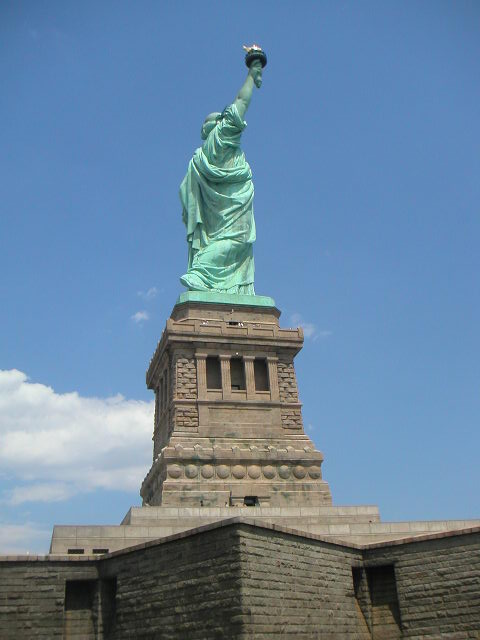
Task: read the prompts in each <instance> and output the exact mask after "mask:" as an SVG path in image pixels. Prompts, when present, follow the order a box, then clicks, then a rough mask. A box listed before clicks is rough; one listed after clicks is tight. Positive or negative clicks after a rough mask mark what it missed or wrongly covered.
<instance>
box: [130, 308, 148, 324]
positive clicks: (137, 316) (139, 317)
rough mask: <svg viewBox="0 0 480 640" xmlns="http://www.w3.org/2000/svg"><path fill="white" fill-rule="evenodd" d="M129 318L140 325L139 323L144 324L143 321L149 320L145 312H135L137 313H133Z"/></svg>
mask: <svg viewBox="0 0 480 640" xmlns="http://www.w3.org/2000/svg"><path fill="white" fill-rule="evenodd" d="M131 318H132V320H133V321H134V322H136V323H137V324H140V323H141V322H145V320H148V319H149V318H150V315H149V314H148V312H147V311H137V313H134V314H133V316H131Z"/></svg>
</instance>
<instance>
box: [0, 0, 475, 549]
mask: <svg viewBox="0 0 480 640" xmlns="http://www.w3.org/2000/svg"><path fill="white" fill-rule="evenodd" d="M479 36H480V5H479V4H478V3H477V2H463V1H458V2H441V1H438V2H421V3H419V2H362V3H358V2H353V1H352V2H343V1H339V2H307V1H304V2H297V3H293V2H278V1H277V2H268V1H265V0H264V1H263V2H249V1H244V2H242V3H233V2H210V1H203V2H201V3H200V2H195V3H194V2H178V3H170V2H169V3H167V2H147V1H143V2H137V3H133V2H118V1H116V2H113V1H104V2H101V3H99V2H93V1H90V0H84V1H83V2H81V3H75V2H60V1H59V2H54V1H47V2H42V3H40V2H34V1H30V2H27V1H25V2H15V1H6V2H3V3H2V6H1V7H0V73H1V77H2V92H1V97H0V121H1V122H2V144H1V147H0V176H1V178H0V273H1V275H2V277H1V279H0V287H1V289H0V293H1V301H2V304H1V305H0V332H1V340H0V369H1V372H0V549H1V550H3V551H12V550H27V549H28V550H30V551H32V552H33V551H39V552H44V551H46V550H47V548H48V542H49V536H50V533H51V528H52V526H53V524H54V523H58V524H69V523H92V524H94V523H98V524H100V523H119V522H120V520H121V519H122V517H123V515H124V514H125V513H126V511H127V510H128V508H129V507H130V506H131V505H133V504H139V503H140V499H139V496H138V488H139V486H140V482H141V480H142V479H143V476H144V475H145V473H146V471H147V470H148V468H149V464H150V461H151V440H150V438H151V431H152V428H153V422H152V420H153V417H152V412H153V409H152V403H151V401H152V396H151V392H149V391H148V390H147V389H146V387H145V370H146V368H147V365H148V362H149V359H150V357H151V355H152V353H153V351H154V348H155V345H156V343H157V340H158V339H159V337H160V335H161V332H162V329H163V327H164V325H165V321H166V318H167V316H168V315H169V314H170V312H171V310H172V307H173V305H174V303H175V300H176V298H177V296H178V294H179V293H180V292H181V291H182V287H181V285H180V284H179V280H178V279H179V276H180V275H181V274H182V273H184V271H185V266H186V257H187V248H186V242H185V233H184V228H183V226H182V222H181V211H180V205H179V199H178V187H179V185H180V182H181V180H182V178H183V176H184V173H185V170H186V167H187V163H188V160H189V158H190V156H191V154H192V152H193V151H194V149H195V148H196V147H197V146H198V145H199V144H200V138H199V132H200V126H201V123H202V121H203V118H204V116H205V115H206V114H207V113H209V112H211V111H217V110H222V109H223V107H224V106H225V105H226V104H228V103H229V102H230V101H232V100H233V99H234V97H235V94H236V91H237V90H238V88H239V87H240V85H241V83H242V81H243V78H244V75H245V73H246V69H245V67H244V62H243V52H242V49H241V45H242V44H249V43H251V42H259V43H260V44H262V45H263V46H264V48H265V49H266V51H267V53H268V56H269V64H268V66H267V68H266V70H265V73H264V81H263V86H262V88H261V90H260V91H258V92H256V94H255V95H254V98H253V100H252V104H251V107H250V109H249V111H248V113H247V117H246V119H247V122H248V128H247V130H246V132H245V134H244V150H245V153H246V155H247V159H248V161H249V163H250V165H251V167H252V170H253V174H254V183H255V205H254V206H255V216H256V223H257V243H256V246H255V261H256V291H257V293H259V294H263V295H270V296H272V297H273V298H274V299H275V300H276V303H277V306H278V307H279V308H280V309H281V310H282V318H281V323H282V325H283V326H292V325H294V324H298V323H302V324H303V325H304V327H305V333H306V336H307V337H306V340H305V347H304V349H303V351H302V353H301V354H300V355H299V356H298V358H297V364H296V367H297V375H298V379H299V384H300V396H301V400H302V402H303V403H304V408H303V416H304V422H305V426H306V430H307V433H308V434H309V435H310V436H311V437H312V439H313V440H314V442H315V443H316V445H317V447H318V448H319V449H321V450H322V451H323V452H324V454H325V463H324V477H325V479H326V480H328V481H329V483H330V486H331V489H332V494H333V498H334V502H335V503H336V504H378V505H379V507H380V512H381V515H382V518H383V519H385V520H406V519H444V518H475V517H480V499H479V497H478V486H479V484H480V471H479V468H480V466H479V465H478V451H479V440H480V436H479V429H478V426H479V418H480V358H479V353H480V338H479V331H478V327H479V326H480V296H479V284H478V283H479V277H478V274H479V272H480V253H479V250H478V247H479V245H480V215H479V209H480V206H479V203H480V180H479V175H480V153H479V151H480V121H479V117H478V106H479V104H480V84H479V60H480V37H479Z"/></svg>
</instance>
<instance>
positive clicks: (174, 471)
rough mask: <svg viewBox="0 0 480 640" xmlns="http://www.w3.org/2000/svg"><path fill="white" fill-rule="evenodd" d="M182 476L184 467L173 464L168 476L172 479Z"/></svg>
mask: <svg viewBox="0 0 480 640" xmlns="http://www.w3.org/2000/svg"><path fill="white" fill-rule="evenodd" d="M181 475H182V467H180V465H178V464H171V465H170V466H169V467H168V476H169V477H170V478H180V476H181Z"/></svg>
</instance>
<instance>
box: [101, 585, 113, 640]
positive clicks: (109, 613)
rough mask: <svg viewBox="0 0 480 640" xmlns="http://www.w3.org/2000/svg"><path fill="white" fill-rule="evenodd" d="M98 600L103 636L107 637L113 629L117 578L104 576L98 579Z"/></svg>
mask: <svg viewBox="0 0 480 640" xmlns="http://www.w3.org/2000/svg"><path fill="white" fill-rule="evenodd" d="M100 602H101V616H102V625H103V633H104V637H105V638H109V637H111V634H113V632H114V630H115V616H116V609H117V578H104V579H103V580H101V581H100Z"/></svg>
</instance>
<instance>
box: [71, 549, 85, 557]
mask: <svg viewBox="0 0 480 640" xmlns="http://www.w3.org/2000/svg"><path fill="white" fill-rule="evenodd" d="M82 553H85V549H69V550H68V555H72V556H74V555H81V554H82Z"/></svg>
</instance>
